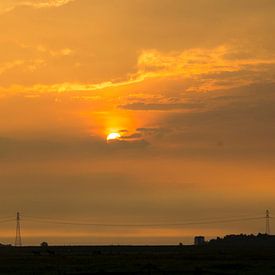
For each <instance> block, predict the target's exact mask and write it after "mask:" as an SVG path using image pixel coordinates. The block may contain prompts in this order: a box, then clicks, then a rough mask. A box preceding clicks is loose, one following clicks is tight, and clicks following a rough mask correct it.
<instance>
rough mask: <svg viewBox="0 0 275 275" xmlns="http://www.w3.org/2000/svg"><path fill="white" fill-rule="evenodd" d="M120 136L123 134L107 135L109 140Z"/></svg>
mask: <svg viewBox="0 0 275 275" xmlns="http://www.w3.org/2000/svg"><path fill="white" fill-rule="evenodd" d="M120 137H121V135H120V134H119V133H110V134H109V135H108V136H107V141H109V140H116V139H119V138H120Z"/></svg>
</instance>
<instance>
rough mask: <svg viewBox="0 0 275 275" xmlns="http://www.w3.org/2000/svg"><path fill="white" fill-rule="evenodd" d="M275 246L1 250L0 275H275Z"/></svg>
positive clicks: (55, 247)
mask: <svg viewBox="0 0 275 275" xmlns="http://www.w3.org/2000/svg"><path fill="white" fill-rule="evenodd" d="M274 259H275V247H273V246H251V245H249V246H245V245H241V246H237V245H234V246H230V245H227V246H215V245H204V246H200V247H195V246H63V247H61V246H49V247H21V248H15V247H0V274H82V275H84V274H152V275H153V274H167V275H170V274H275V261H274Z"/></svg>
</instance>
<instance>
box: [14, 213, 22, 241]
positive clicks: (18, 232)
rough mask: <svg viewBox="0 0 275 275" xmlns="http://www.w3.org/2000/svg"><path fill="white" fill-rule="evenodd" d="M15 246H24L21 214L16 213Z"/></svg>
mask: <svg viewBox="0 0 275 275" xmlns="http://www.w3.org/2000/svg"><path fill="white" fill-rule="evenodd" d="M14 245H15V246H22V239H21V230H20V214H19V212H17V213H16V236H15V243H14Z"/></svg>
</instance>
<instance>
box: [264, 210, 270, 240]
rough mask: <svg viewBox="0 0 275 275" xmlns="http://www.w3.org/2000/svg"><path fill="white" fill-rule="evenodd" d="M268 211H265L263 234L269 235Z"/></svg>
mask: <svg viewBox="0 0 275 275" xmlns="http://www.w3.org/2000/svg"><path fill="white" fill-rule="evenodd" d="M269 219H270V216H269V210H266V211H265V234H267V235H270V223H269Z"/></svg>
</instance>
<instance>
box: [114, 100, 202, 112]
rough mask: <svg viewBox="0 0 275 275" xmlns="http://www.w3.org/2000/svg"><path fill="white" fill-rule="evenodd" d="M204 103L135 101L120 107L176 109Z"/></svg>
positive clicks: (192, 107)
mask: <svg viewBox="0 0 275 275" xmlns="http://www.w3.org/2000/svg"><path fill="white" fill-rule="evenodd" d="M201 106H202V104H199V103H144V102H135V103H129V104H125V105H120V106H119V107H120V108H122V109H127V110H135V111H139V110H142V111H146V110H147V111H174V110H188V109H194V108H198V107H201Z"/></svg>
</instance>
